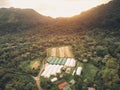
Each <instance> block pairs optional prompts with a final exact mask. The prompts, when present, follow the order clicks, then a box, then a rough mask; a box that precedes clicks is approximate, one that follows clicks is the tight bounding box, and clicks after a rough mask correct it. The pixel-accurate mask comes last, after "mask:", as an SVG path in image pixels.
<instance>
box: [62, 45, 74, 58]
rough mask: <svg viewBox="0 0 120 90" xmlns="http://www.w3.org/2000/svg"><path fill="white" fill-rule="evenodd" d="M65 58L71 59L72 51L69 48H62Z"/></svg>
mask: <svg viewBox="0 0 120 90" xmlns="http://www.w3.org/2000/svg"><path fill="white" fill-rule="evenodd" d="M64 50H65V57H73V54H72V50H71V47H70V46H66V47H64Z"/></svg>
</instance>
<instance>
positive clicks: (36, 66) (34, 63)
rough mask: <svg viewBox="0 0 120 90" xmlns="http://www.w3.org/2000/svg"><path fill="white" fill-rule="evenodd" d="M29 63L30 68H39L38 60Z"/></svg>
mask: <svg viewBox="0 0 120 90" xmlns="http://www.w3.org/2000/svg"><path fill="white" fill-rule="evenodd" d="M30 65H31V68H32V69H35V70H36V69H38V68H39V66H40V61H32V62H31V63H30Z"/></svg>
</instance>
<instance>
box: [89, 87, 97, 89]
mask: <svg viewBox="0 0 120 90" xmlns="http://www.w3.org/2000/svg"><path fill="white" fill-rule="evenodd" d="M88 90H96V89H95V88H93V87H88Z"/></svg>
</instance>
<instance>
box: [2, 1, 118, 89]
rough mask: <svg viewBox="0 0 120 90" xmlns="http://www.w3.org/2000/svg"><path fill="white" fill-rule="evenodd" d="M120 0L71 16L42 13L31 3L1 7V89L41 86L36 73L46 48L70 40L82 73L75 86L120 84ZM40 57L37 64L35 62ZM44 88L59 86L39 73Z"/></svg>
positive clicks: (65, 77) (111, 86)
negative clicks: (28, 7) (26, 6)
mask: <svg viewBox="0 0 120 90" xmlns="http://www.w3.org/2000/svg"><path fill="white" fill-rule="evenodd" d="M119 6H120V0H113V1H111V2H109V3H108V4H104V5H100V6H98V7H95V8H93V9H90V10H88V11H85V12H83V13H82V14H80V15H76V16H74V17H71V18H57V19H52V18H50V17H46V16H42V15H40V14H38V13H37V12H35V11H34V10H32V9H16V8H8V9H7V8H1V9H0V35H1V36H0V90H37V87H36V83H35V81H34V79H33V76H37V75H38V73H39V70H40V69H41V66H42V61H43V60H44V59H45V58H46V49H47V48H51V47H59V46H66V45H68V46H71V47H72V51H73V54H74V57H75V59H76V60H77V66H82V67H83V72H82V74H81V76H74V77H73V76H71V75H70V74H65V75H64V77H63V78H64V80H68V79H71V77H72V78H73V79H74V80H75V81H76V83H75V85H72V86H71V88H72V90H87V87H94V88H96V90H120V87H119V86H120V7H119ZM38 61H39V64H40V66H39V69H36V70H34V69H33V68H32V66H33V65H32V63H34V62H38ZM41 82H42V83H41V87H42V88H43V89H44V90H58V89H57V86H56V84H54V83H51V82H50V81H49V79H44V78H41Z"/></svg>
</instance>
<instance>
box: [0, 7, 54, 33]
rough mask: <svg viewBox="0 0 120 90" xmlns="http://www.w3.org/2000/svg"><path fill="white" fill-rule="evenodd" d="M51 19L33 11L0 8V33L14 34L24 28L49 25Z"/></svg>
mask: <svg viewBox="0 0 120 90" xmlns="http://www.w3.org/2000/svg"><path fill="white" fill-rule="evenodd" d="M51 21H52V18H50V17H46V16H43V15H40V14H39V13H37V12H36V11H34V10H33V9H19V8H1V9H0V31H4V32H12V31H13V32H16V31H21V30H23V29H26V28H31V27H36V26H38V25H39V26H43V25H44V24H49V23H50V22H51Z"/></svg>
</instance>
